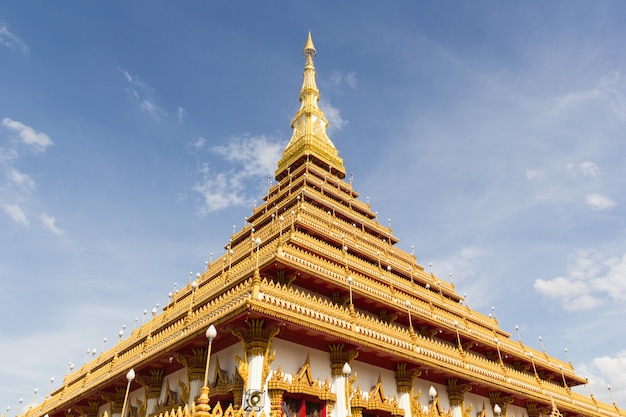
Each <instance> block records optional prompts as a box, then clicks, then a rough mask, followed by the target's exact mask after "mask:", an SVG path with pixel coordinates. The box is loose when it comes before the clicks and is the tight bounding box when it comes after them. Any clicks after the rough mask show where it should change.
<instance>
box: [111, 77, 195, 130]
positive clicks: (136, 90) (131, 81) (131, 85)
mask: <svg viewBox="0 0 626 417" xmlns="http://www.w3.org/2000/svg"><path fill="white" fill-rule="evenodd" d="M119 70H120V72H121V73H122V75H123V76H124V79H125V80H126V82H127V84H128V86H127V88H126V92H127V93H128V96H129V97H130V98H131V100H133V101H134V102H135V103H136V104H137V106H138V107H139V109H140V110H142V111H144V112H146V113H147V114H149V115H150V117H152V119H154V120H155V121H160V120H161V119H162V118H163V117H166V116H167V112H166V111H165V110H163V109H162V108H161V107H160V106H159V105H157V104H156V102H155V100H154V99H153V98H152V96H153V95H154V90H153V89H152V87H150V85H148V84H147V83H146V82H145V81H143V80H142V79H141V77H139V76H138V75H132V74H131V73H130V72H128V71H126V70H124V69H122V68H119ZM180 109H181V107H179V110H178V112H179V113H180ZM183 111H184V109H183ZM177 117H179V116H178V115H177ZM180 117H182V116H180Z"/></svg>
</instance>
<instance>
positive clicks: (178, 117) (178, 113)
mask: <svg viewBox="0 0 626 417" xmlns="http://www.w3.org/2000/svg"><path fill="white" fill-rule="evenodd" d="M185 113H187V110H185V109H184V108H182V107H181V106H178V110H177V111H176V120H178V123H182V122H183V118H184V117H185Z"/></svg>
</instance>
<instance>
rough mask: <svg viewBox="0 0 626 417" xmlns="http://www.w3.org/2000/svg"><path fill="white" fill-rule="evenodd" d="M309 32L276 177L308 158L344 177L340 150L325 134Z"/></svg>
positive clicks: (314, 52) (283, 174)
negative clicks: (297, 103) (296, 102)
mask: <svg viewBox="0 0 626 417" xmlns="http://www.w3.org/2000/svg"><path fill="white" fill-rule="evenodd" d="M316 52H317V51H316V50H315V46H314V45H313V38H312V37H311V32H310V31H309V35H308V38H307V41H306V44H305V45H304V57H305V59H306V63H305V65H304V74H303V80H302V89H301V90H300V109H299V110H298V112H297V113H296V116H295V117H294V119H293V120H292V122H291V128H292V129H293V133H292V135H291V139H290V140H289V143H288V144H287V146H286V147H285V150H284V152H283V157H282V158H281V159H280V161H278V169H277V170H276V180H278V181H280V180H281V179H282V178H284V177H286V176H287V175H289V172H290V171H291V172H293V171H294V170H295V169H296V168H297V167H298V166H300V165H302V164H304V163H305V162H307V161H311V162H312V163H314V164H316V165H317V166H319V167H320V168H323V169H324V170H326V171H328V172H329V173H330V174H331V175H334V176H337V177H339V178H343V177H345V175H346V170H345V168H344V167H343V160H342V159H341V158H340V157H339V152H338V151H337V149H336V148H335V145H333V143H332V141H331V140H330V138H329V137H328V134H327V132H326V129H327V128H328V120H327V119H326V116H324V112H323V111H322V109H320V107H319V105H318V103H319V101H320V92H319V90H318V89H317V85H316V82H315V66H314V65H313V58H314V57H315V54H316Z"/></svg>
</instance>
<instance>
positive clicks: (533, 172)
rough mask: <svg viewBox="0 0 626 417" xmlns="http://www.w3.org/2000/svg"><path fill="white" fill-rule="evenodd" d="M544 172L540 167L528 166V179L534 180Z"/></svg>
mask: <svg viewBox="0 0 626 417" xmlns="http://www.w3.org/2000/svg"><path fill="white" fill-rule="evenodd" d="M542 174H543V171H542V170H540V169H531V168H526V179H527V180H528V181H532V180H534V179H535V178H537V177H539V176H540V175H542Z"/></svg>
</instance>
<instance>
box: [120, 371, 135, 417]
mask: <svg viewBox="0 0 626 417" xmlns="http://www.w3.org/2000/svg"><path fill="white" fill-rule="evenodd" d="M126 379H127V380H128V384H126V394H124V404H123V405H122V415H121V417H124V415H125V412H126V402H127V401H128V393H129V392H130V383H131V382H133V379H135V370H134V369H132V368H131V369H130V371H128V373H127V374H126Z"/></svg>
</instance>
